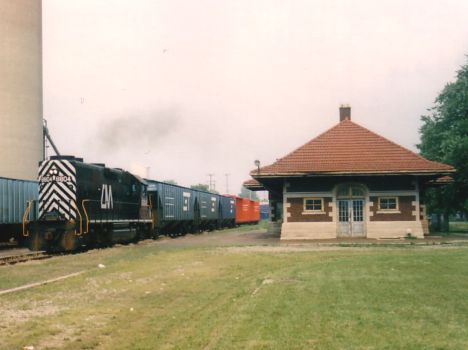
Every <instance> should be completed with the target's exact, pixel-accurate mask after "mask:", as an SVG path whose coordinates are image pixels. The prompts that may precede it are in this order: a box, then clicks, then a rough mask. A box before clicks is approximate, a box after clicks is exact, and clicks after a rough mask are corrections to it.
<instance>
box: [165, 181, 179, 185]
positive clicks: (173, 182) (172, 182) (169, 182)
mask: <svg viewBox="0 0 468 350" xmlns="http://www.w3.org/2000/svg"><path fill="white" fill-rule="evenodd" d="M162 182H164V183H166V184H169V185H177V181H175V180H163V181H162Z"/></svg>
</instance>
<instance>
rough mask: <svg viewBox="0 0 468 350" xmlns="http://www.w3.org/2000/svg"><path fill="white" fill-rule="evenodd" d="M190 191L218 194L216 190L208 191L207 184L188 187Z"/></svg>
mask: <svg viewBox="0 0 468 350" xmlns="http://www.w3.org/2000/svg"><path fill="white" fill-rule="evenodd" d="M190 188H191V189H192V190H198V191H205V192H211V193H216V194H219V192H218V191H216V190H210V187H209V186H208V185H207V184H196V185H192V186H190Z"/></svg>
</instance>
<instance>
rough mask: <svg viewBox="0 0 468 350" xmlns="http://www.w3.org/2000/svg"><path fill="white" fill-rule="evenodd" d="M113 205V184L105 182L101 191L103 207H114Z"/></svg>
mask: <svg viewBox="0 0 468 350" xmlns="http://www.w3.org/2000/svg"><path fill="white" fill-rule="evenodd" d="M113 207H114V201H113V199H112V186H111V185H106V184H104V185H102V191H101V209H112V208H113Z"/></svg>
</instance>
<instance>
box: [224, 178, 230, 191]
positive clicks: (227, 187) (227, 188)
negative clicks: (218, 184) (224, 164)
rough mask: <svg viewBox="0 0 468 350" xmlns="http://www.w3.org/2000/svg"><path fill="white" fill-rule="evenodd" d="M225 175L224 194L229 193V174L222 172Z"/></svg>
mask: <svg viewBox="0 0 468 350" xmlns="http://www.w3.org/2000/svg"><path fill="white" fill-rule="evenodd" d="M224 175H226V194H229V175H230V174H224Z"/></svg>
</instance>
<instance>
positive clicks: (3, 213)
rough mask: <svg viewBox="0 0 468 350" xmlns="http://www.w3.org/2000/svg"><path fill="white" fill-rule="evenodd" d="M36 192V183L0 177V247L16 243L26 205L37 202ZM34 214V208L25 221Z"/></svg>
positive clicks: (34, 215) (33, 216)
mask: <svg viewBox="0 0 468 350" xmlns="http://www.w3.org/2000/svg"><path fill="white" fill-rule="evenodd" d="M37 192H38V184H37V181H26V180H17V179H9V178H3V177H0V246H3V245H6V244H4V243H11V242H17V241H18V238H19V237H20V235H21V231H22V222H23V215H24V211H25V209H26V203H27V202H29V201H37V196H38V193H37ZM36 213H37V211H36V210H35V208H32V210H30V217H28V218H27V219H28V220H32V219H34V218H35V217H36Z"/></svg>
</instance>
